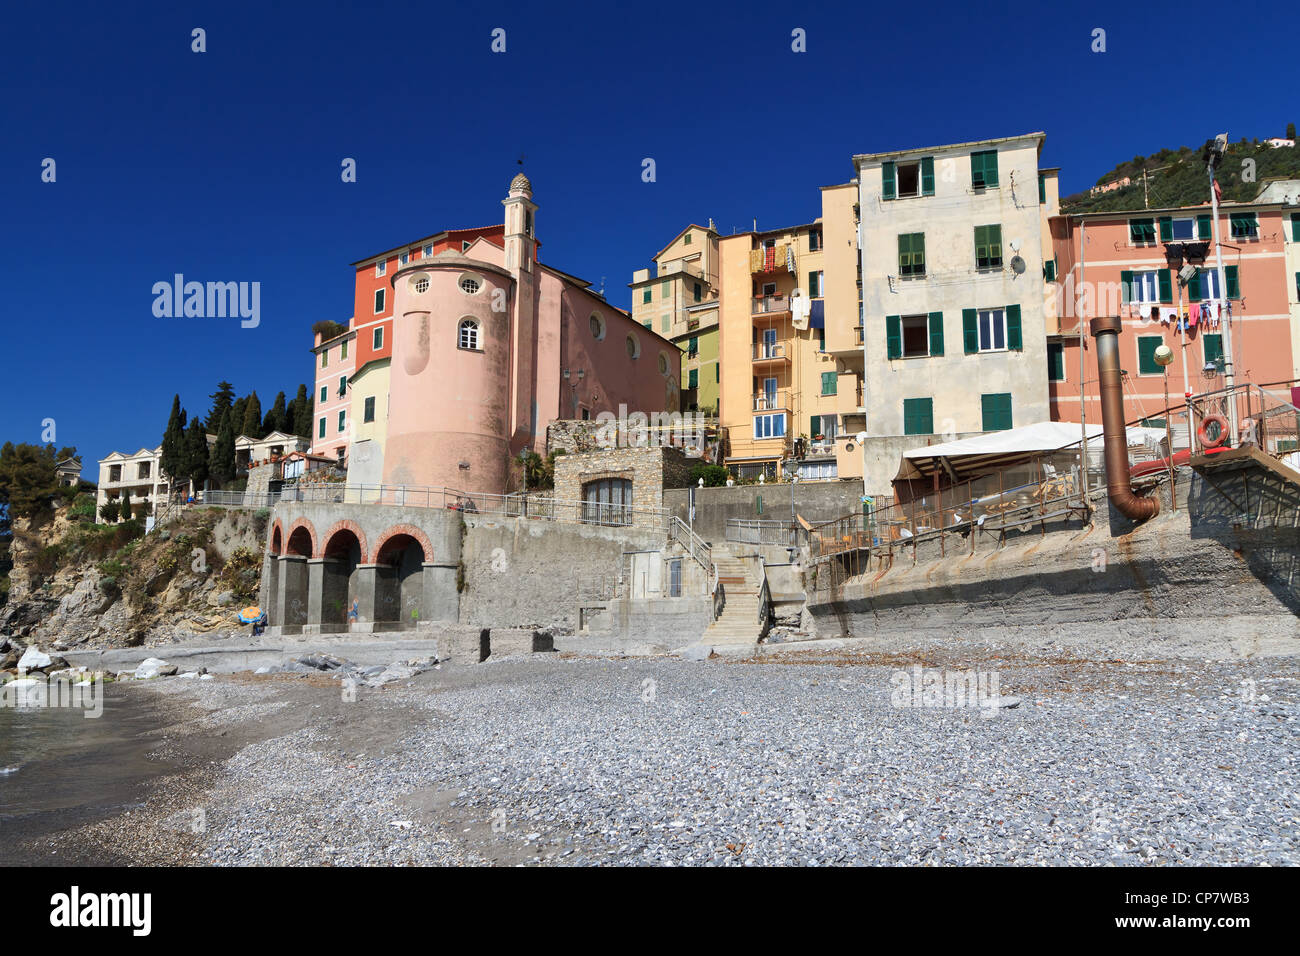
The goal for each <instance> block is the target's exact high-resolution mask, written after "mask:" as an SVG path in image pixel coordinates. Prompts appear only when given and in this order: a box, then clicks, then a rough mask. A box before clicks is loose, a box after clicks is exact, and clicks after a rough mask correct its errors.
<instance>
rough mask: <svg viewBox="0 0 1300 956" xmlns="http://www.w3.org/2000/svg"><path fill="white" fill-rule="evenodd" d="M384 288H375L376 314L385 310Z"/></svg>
mask: <svg viewBox="0 0 1300 956" xmlns="http://www.w3.org/2000/svg"><path fill="white" fill-rule="evenodd" d="M384 292H385V290H384V289H376V290H375V315H379V313H381V312H383V311H384Z"/></svg>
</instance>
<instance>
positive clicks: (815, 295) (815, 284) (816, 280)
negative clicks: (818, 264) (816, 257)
mask: <svg viewBox="0 0 1300 956" xmlns="http://www.w3.org/2000/svg"><path fill="white" fill-rule="evenodd" d="M822 275H823V271H822V270H821V269H818V270H816V271H814V272H810V273H808V297H809V298H811V299H820V298H821V297H822Z"/></svg>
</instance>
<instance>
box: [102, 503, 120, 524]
mask: <svg viewBox="0 0 1300 956" xmlns="http://www.w3.org/2000/svg"><path fill="white" fill-rule="evenodd" d="M121 514H122V506H121V505H119V504H118V503H117V499H116V498H109V499H108V501H106V502H104V503H103V504H102V505H100V506H99V516H100V517H101V518H103V519H104V520H105V521H107V522H108V523H109V524H117V519H118V517H119V516H120V515H121Z"/></svg>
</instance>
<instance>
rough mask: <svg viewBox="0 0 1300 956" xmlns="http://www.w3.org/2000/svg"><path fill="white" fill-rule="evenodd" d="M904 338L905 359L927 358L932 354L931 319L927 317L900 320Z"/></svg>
mask: <svg viewBox="0 0 1300 956" xmlns="http://www.w3.org/2000/svg"><path fill="white" fill-rule="evenodd" d="M899 328H900V330H901V332H902V336H903V355H902V357H903V358H926V357H928V356H929V354H930V319H929V317H928V316H926V315H904V316H901V317H900V318H899Z"/></svg>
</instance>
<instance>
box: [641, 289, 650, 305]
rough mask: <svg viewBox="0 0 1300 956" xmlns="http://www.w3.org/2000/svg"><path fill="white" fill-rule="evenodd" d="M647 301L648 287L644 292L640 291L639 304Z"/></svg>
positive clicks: (648, 299) (648, 295)
mask: <svg viewBox="0 0 1300 956" xmlns="http://www.w3.org/2000/svg"><path fill="white" fill-rule="evenodd" d="M649 301H650V289H649V288H647V289H646V290H645V291H644V292H642V293H641V304H642V305H645V304H647V303H649Z"/></svg>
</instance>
